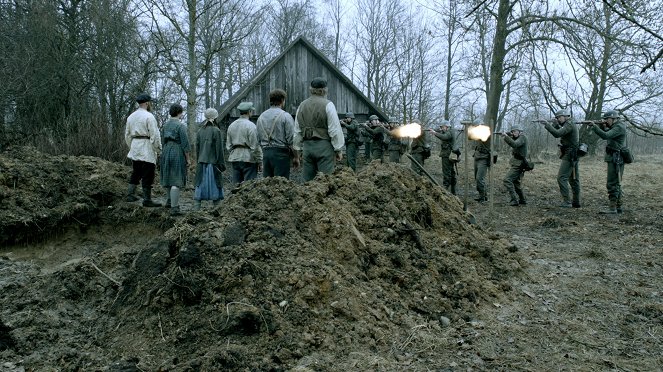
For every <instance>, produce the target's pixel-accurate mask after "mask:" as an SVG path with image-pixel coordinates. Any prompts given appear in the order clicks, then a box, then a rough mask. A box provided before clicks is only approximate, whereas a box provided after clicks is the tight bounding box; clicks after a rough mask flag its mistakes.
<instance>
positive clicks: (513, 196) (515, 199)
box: [509, 191, 520, 207]
mask: <svg viewBox="0 0 663 372" xmlns="http://www.w3.org/2000/svg"><path fill="white" fill-rule="evenodd" d="M509 194H510V195H511V201H510V202H509V205H510V206H512V207H517V206H518V205H519V204H520V203H518V195H516V193H515V192H513V191H512V192H510V193H509Z"/></svg>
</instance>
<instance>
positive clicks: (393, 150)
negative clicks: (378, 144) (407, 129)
mask: <svg viewBox="0 0 663 372" xmlns="http://www.w3.org/2000/svg"><path fill="white" fill-rule="evenodd" d="M396 128H398V120H396V118H395V117H390V118H389V129H388V130H387V132H386V133H387V135H388V136H389V137H388V138H389V143H388V144H387V151H389V162H390V163H400V162H401V154H402V153H403V140H402V139H401V138H400V137H398V136H396V135H394V134H393V133H392V131H393V130H394V129H396Z"/></svg>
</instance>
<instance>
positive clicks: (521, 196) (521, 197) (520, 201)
mask: <svg viewBox="0 0 663 372" xmlns="http://www.w3.org/2000/svg"><path fill="white" fill-rule="evenodd" d="M516 194H518V204H520V205H526V204H527V199H525V194H523V190H516Z"/></svg>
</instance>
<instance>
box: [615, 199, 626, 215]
mask: <svg viewBox="0 0 663 372" xmlns="http://www.w3.org/2000/svg"><path fill="white" fill-rule="evenodd" d="M615 209H616V210H617V213H620V214H621V213H624V208H622V197H621V196H620V197H619V198H617V203H616V204H615Z"/></svg>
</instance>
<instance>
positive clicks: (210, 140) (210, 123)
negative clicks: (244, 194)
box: [193, 108, 226, 210]
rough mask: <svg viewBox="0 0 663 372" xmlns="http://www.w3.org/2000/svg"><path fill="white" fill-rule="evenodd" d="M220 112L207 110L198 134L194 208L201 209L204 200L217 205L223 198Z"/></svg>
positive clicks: (223, 167) (223, 163)
mask: <svg viewBox="0 0 663 372" xmlns="http://www.w3.org/2000/svg"><path fill="white" fill-rule="evenodd" d="M218 116H219V113H218V112H217V111H216V110H215V109H213V108H208V109H207V110H205V122H204V123H203V124H202V128H200V130H199V131H198V134H197V135H196V155H197V159H198V164H197V165H196V180H195V185H196V190H195V193H194V197H193V198H194V210H200V206H201V201H202V200H212V202H213V203H214V205H217V204H218V203H219V202H220V201H221V200H222V199H223V174H222V172H224V171H225V170H226V162H225V159H224V150H223V147H224V146H223V135H222V134H221V129H219V128H218V127H217V126H216V123H215V120H216V118H217V117H218Z"/></svg>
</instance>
